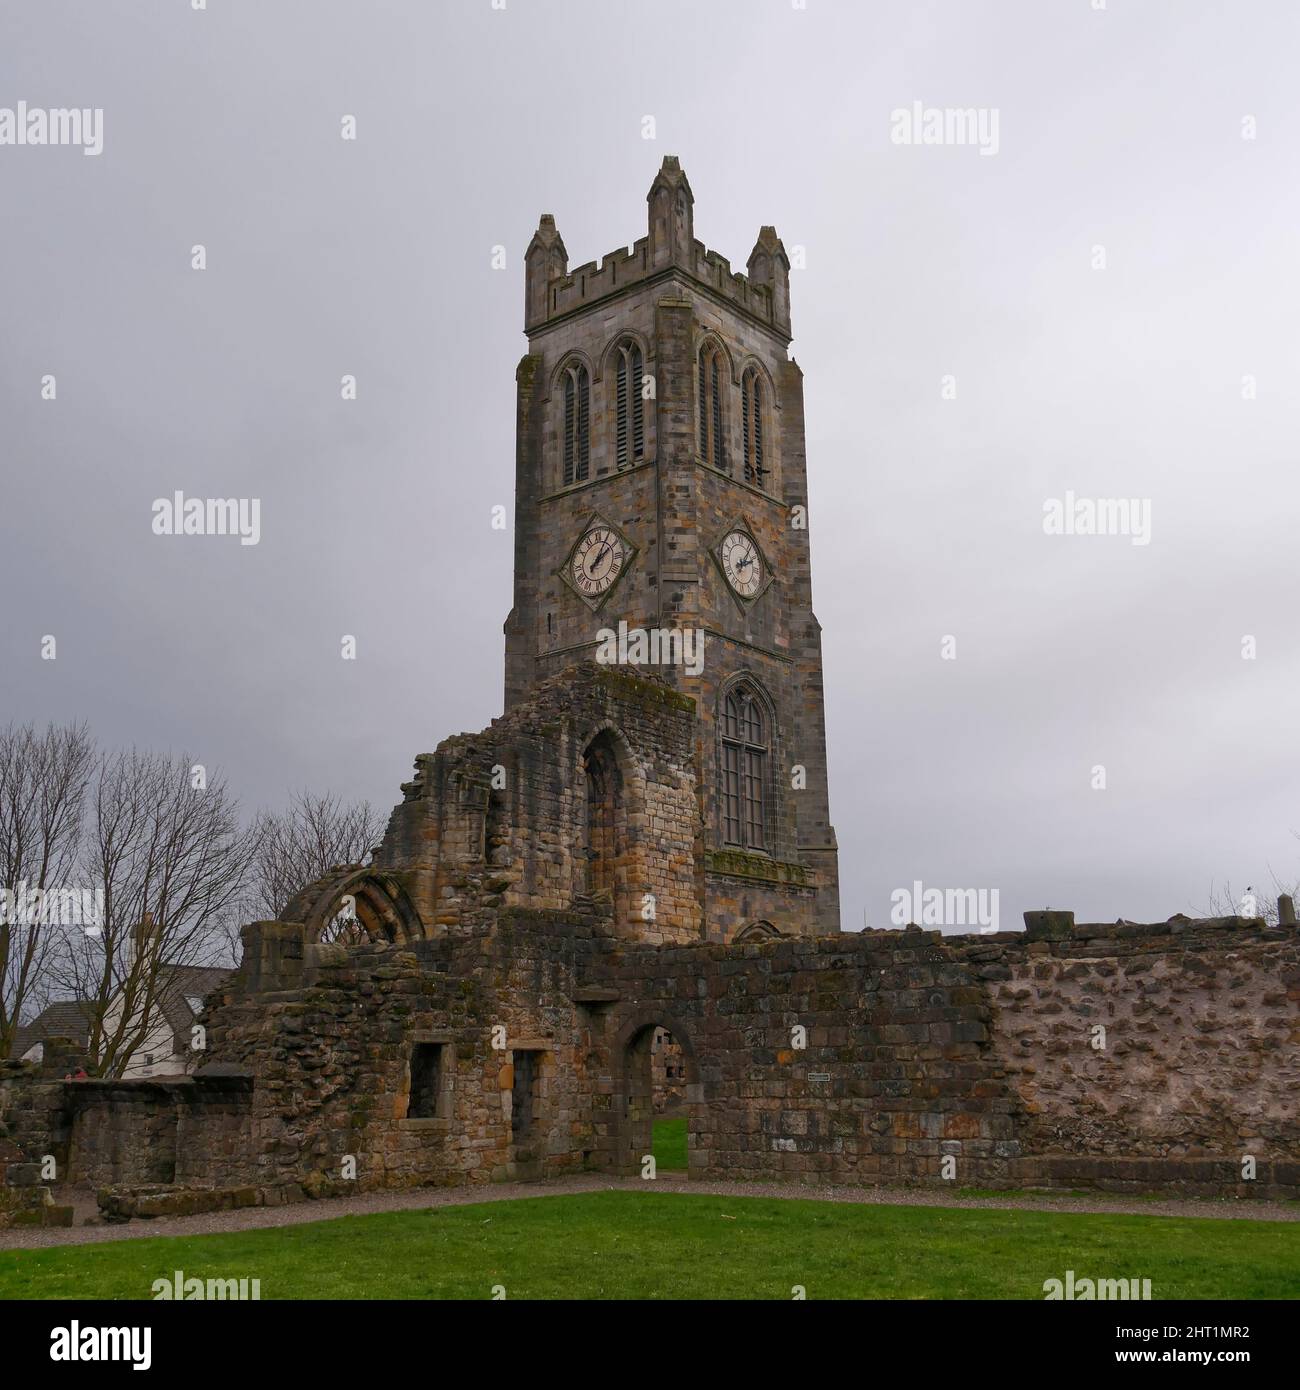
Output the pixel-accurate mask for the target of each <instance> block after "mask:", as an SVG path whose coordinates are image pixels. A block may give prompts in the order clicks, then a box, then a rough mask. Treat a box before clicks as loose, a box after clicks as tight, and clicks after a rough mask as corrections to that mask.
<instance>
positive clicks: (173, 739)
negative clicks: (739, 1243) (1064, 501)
mask: <svg viewBox="0 0 1300 1390" xmlns="http://www.w3.org/2000/svg"><path fill="white" fill-rule="evenodd" d="M1093 3H1094V0H1023V2H1022V3H1012V2H1010V0H1002V2H1001V3H994V0H988V3H980V0H947V3H922V2H921V0H908V3H902V0H899V2H898V3H881V4H876V3H873V4H864V3H860V0H807V8H806V9H804V10H798V9H795V8H794V6H793V5H792V4H791V0H744V3H724V2H723V0H691V3H674V2H673V0H657V3H655V4H652V5H651V4H621V3H613V2H612V0H592V3H584V2H582V0H507V3H506V7H505V9H504V10H494V9H493V8H492V5H491V0H458V2H457V3H452V2H451V0H444V2H443V3H423V4H416V3H414V0H409V2H408V3H364V4H363V3H361V0H354V2H353V3H341V2H336V0H329V2H328V3H326V2H324V0H310V3H308V0H301V2H300V3H284V2H283V0H256V3H253V0H208V5H207V8H206V10H204V11H201V12H195V11H194V10H192V8H191V5H190V0H170V2H169V3H161V2H159V3H151V4H147V3H133V4H128V3H114V2H113V0H79V2H78V3H50V0H31V2H30V3H14V0H4V3H3V5H2V6H0V107H9V108H13V107H16V105H17V103H18V102H19V101H20V100H21V101H26V102H27V103H28V104H29V105H30V106H40V107H60V106H78V107H102V108H103V111H104V127H103V138H104V145H103V152H102V154H101V155H99V156H98V157H86V156H85V155H83V154H82V153H81V152H80V151H79V150H77V149H71V148H40V147H12V146H0V462H2V463H3V498H2V501H3V505H2V506H0V583H2V584H3V602H2V604H0V722H3V721H4V720H5V719H8V718H15V719H19V720H26V719H39V720H44V719H46V718H52V719H55V720H64V719H74V718H83V717H84V718H86V719H88V720H89V721H90V723H91V724H92V726H93V728H94V730H95V732H96V733H97V735H98V736H99V737H100V739H101V740H103V741H105V742H108V743H138V744H141V745H148V746H152V747H156V748H160V749H165V748H171V749H173V750H175V751H180V750H182V749H184V750H188V751H189V752H190V753H191V754H192V755H193V756H194V757H195V758H196V759H198V760H200V761H203V762H205V763H207V764H209V765H220V766H222V767H223V768H224V769H225V770H226V772H227V774H228V777H229V779H230V781H231V783H232V785H233V787H234V788H235V789H236V790H237V791H238V792H239V793H240V794H241V796H242V798H243V800H244V801H245V803H246V804H247V805H249V806H250V807H251V806H255V805H259V804H262V805H278V804H280V803H282V802H283V801H284V799H285V797H286V795H287V794H288V792H289V791H290V790H291V789H294V788H299V787H310V788H313V789H324V788H327V787H328V788H333V789H336V790H339V791H342V792H346V793H350V794H355V795H357V796H365V797H368V798H370V799H371V800H373V801H375V802H376V803H378V804H380V805H381V806H385V807H386V806H388V805H390V804H392V803H393V802H395V801H396V800H397V799H398V796H399V792H398V784H399V782H401V781H402V780H403V779H404V778H406V777H407V776H409V773H410V767H411V761H412V759H413V757H414V755H415V754H416V753H418V752H421V751H425V750H429V749H431V748H433V747H434V745H435V744H436V743H437V742H438V740H439V739H441V738H443V737H444V736H446V735H447V734H450V733H455V732H459V731H462V730H470V729H478V728H480V727H482V726H483V725H485V724H486V723H487V722H488V720H489V719H490V718H492V717H493V716H494V715H496V714H498V713H499V712H500V702H501V680H502V637H501V624H502V622H503V620H504V618H505V616H506V613H507V611H508V609H509V605H510V592H511V590H510V566H511V546H512V542H511V537H510V533H509V532H508V531H506V532H503V531H494V530H492V529H491V527H490V514H491V508H492V507H493V506H494V505H496V504H505V505H506V506H507V507H512V501H513V459H514V442H513V431H514V369H515V365H516V363H517V361H518V359H519V357H520V355H521V353H522V352H523V351H524V347H525V340H524V338H523V336H522V332H521V327H522V305H523V281H522V259H521V258H522V253H523V250H524V248H525V247H526V245H527V243H528V240H529V237H530V235H531V233H532V231H533V229H534V227H535V226H536V224H537V219H538V215H539V213H541V212H543V211H548V212H553V213H554V214H555V216H556V219H557V222H558V225H559V228H560V231H561V233H562V235H563V237H564V240H565V243H566V245H567V247H568V249H569V255H570V264H571V265H577V264H580V263H582V262H584V261H587V260H590V259H598V258H599V257H601V256H603V255H604V254H605V253H606V252H608V251H610V250H612V249H614V248H615V247H616V246H620V245H628V244H630V243H631V242H632V241H633V240H634V239H636V238H637V237H639V236H642V235H644V234H645V216H646V206H645V194H646V191H647V189H648V188H649V185H650V181H651V179H652V177H653V175H654V173H655V170H656V169H657V167H658V165H659V162H660V160H661V158H662V156H663V155H664V154H666V153H672V154H677V155H679V156H680V158H681V160H682V164H683V167H684V168H685V169H686V171H687V173H688V174H689V177H690V180H691V185H692V188H693V190H694V192H695V197H696V204H695V228H696V234H697V236H699V237H700V238H701V239H702V240H703V241H704V242H705V243H706V244H707V245H708V246H710V247H712V248H713V249H715V250H717V251H719V252H720V253H721V254H722V255H724V256H727V257H729V258H730V259H731V261H732V264H733V266H735V267H737V268H740V267H743V264H744V261H745V258H746V256H747V255H748V252H749V250H750V248H751V247H752V246H753V243H754V239H755V236H756V234H757V231H758V228H759V226H760V225H761V224H763V223H774V224H775V225H776V227H777V230H778V231H779V232H780V234H781V236H782V237H783V239H784V241H785V244H786V246H787V248H793V247H796V246H799V247H802V248H804V255H805V257H806V268H805V269H801V270H797V271H795V272H794V273H793V274H792V287H791V295H792V313H793V321H794V334H795V341H794V344H793V347H792V352H793V353H794V355H795V356H796V357H797V358H798V360H799V363H800V365H801V366H802V368H803V370H804V373H805V379H806V380H805V386H806V401H807V420H808V458H809V474H810V487H811V530H812V542H813V561H814V597H815V603H816V608H817V613H818V617H819V618H820V620H821V623H822V625H823V629H824V643H825V664H826V691H827V712H828V722H829V742H830V768H831V803H832V812H833V816H834V820H835V823H836V827H837V830H838V834H839V842H840V856H841V866H842V878H843V917H844V924H845V925H846V926H848V927H856V926H860V925H861V924H862V922H863V919H864V913H865V915H866V917H867V918H868V919H869V920H870V922H871V923H872V925H876V926H882V925H886V924H887V923H888V917H889V903H890V893H891V891H892V890H893V889H894V888H896V887H900V886H902V885H910V884H911V882H912V881H913V880H914V879H918V878H919V879H921V880H922V881H923V882H924V883H925V884H927V885H934V886H964V887H965V886H969V887H989V888H992V887H996V888H998V889H999V890H1000V892H1001V908H1002V920H1003V924H1004V925H1018V923H1019V918H1020V913H1021V912H1022V911H1023V910H1024V909H1026V908H1033V907H1043V906H1049V905H1050V906H1052V907H1058V908H1064V907H1068V908H1073V909H1074V910H1075V912H1076V914H1077V916H1078V917H1079V918H1080V920H1089V919H1091V920H1097V919H1100V920H1113V919H1114V918H1116V917H1118V916H1121V915H1122V916H1126V917H1129V918H1134V919H1139V920H1147V919H1162V918H1164V917H1167V916H1169V915H1170V914H1171V913H1173V912H1176V911H1180V910H1189V909H1195V908H1197V907H1200V906H1203V905H1204V904H1205V901H1206V899H1207V896H1208V891H1209V885H1210V882H1211V879H1217V880H1222V879H1224V878H1230V879H1231V881H1232V884H1233V887H1234V888H1235V889H1240V888H1242V887H1244V886H1245V884H1246V883H1247V882H1251V883H1254V884H1255V885H1256V886H1259V885H1261V883H1268V882H1269V866H1270V865H1271V866H1272V867H1273V868H1274V869H1275V870H1276V871H1277V872H1278V873H1279V874H1281V875H1282V876H1284V877H1287V876H1294V875H1295V874H1296V873H1297V871H1300V842H1298V841H1297V840H1296V839H1295V832H1296V831H1297V830H1300V807H1297V804H1296V796H1295V787H1296V771H1297V759H1298V754H1297V747H1298V746H1300V739H1298V738H1297V734H1298V733H1300V649H1298V646H1297V627H1298V625H1300V602H1298V597H1300V595H1298V588H1300V586H1298V584H1297V564H1298V557H1297V553H1296V539H1297V534H1298V533H1300V525H1298V523H1300V517H1298V515H1297V511H1298V508H1297V500H1298V498H1300V485H1298V484H1297V447H1298V443H1297V442H1298V441H1300V385H1298V373H1300V329H1298V328H1297V324H1298V322H1300V315H1298V314H1297V307H1298V305H1300V293H1298V291H1300V258H1298V256H1297V249H1296V248H1297V233H1298V230H1300V179H1298V178H1297V172H1298V166H1300V161H1298V160H1297V155H1296V151H1297V150H1300V98H1298V97H1297V88H1296V81H1295V64H1296V57H1297V53H1298V52H1300V11H1298V10H1297V7H1296V6H1294V5H1293V4H1291V3H1290V2H1289V0H1276V2H1275V3H1251V0H1231V2H1229V0H1224V3H1202V2H1200V0H1142V2H1141V3H1139V0H1108V3H1107V6H1106V8H1105V9H1104V10H1096V9H1094V8H1093ZM918 101H919V102H922V103H924V104H925V105H926V106H933V107H981V108H987V109H989V110H996V112H997V117H998V149H997V153H996V155H992V156H984V155H982V154H981V153H980V152H979V150H978V149H976V148H972V147H970V146H921V145H903V144H894V143H892V142H891V139H890V132H891V112H892V111H894V110H895V109H897V108H905V107H910V106H911V104H912V103H913V102H918ZM348 114H351V115H354V116H355V117H356V121H357V139H356V140H355V142H348V141H344V140H343V139H341V138H340V122H341V120H342V118H343V117H344V116H345V115H348ZM647 115H652V116H653V117H654V118H655V137H656V138H655V139H654V140H652V141H651V140H646V139H644V138H643V134H642V132H643V117H645V116H647ZM1248 117H1249V118H1253V120H1254V122H1255V128H1256V133H1255V138H1254V139H1253V140H1251V139H1245V138H1243V121H1244V120H1245V119H1246V118H1248ZM196 243H201V244H203V245H204V246H205V247H206V248H207V256H208V267H207V269H206V270H205V271H203V272H202V273H199V272H196V271H194V270H192V269H191V266H190V260H191V247H192V246H193V245H194V244H196ZM498 244H501V245H504V246H505V247H506V248H507V250H508V259H507V265H506V268H505V269H504V270H494V269H493V268H492V248H493V247H494V246H496V245H498ZM1095 247H1103V248H1104V251H1105V258H1106V266H1105V269H1104V270H1098V269H1095V268H1094V261H1095V259H1096V253H1095V252H1094V248H1095ZM344 373H354V374H355V375H356V377H357V381H358V399H357V400H356V401H355V402H352V403H345V402H343V401H342V400H341V399H340V391H339V380H340V377H341V376H342V375H343V374H344ZM46 374H53V375H54V376H55V377H56V380H57V398H56V400H54V401H48V400H42V398H41V379H42V377H43V376H45V375H46ZM948 375H951V376H953V377H955V380H956V398H955V399H951V400H945V399H943V396H942V392H941V384H942V380H943V378H944V377H945V376H948ZM1245 377H1253V378H1254V379H1255V383H1256V387H1255V399H1244V398H1243V384H1242V383H1243V378H1245ZM177 489H181V490H183V491H184V492H186V493H187V494H191V495H195V496H201V497H210V496H243V497H257V498H260V499H261V510H262V536H261V541H260V543H259V544H258V545H256V546H247V547H245V546H241V545H239V544H238V543H237V542H236V541H234V540H232V539H221V538H204V539H193V540H176V539H174V538H166V537H158V536H155V535H154V534H153V533H152V531H151V520H152V513H151V504H152V502H153V500H154V499H155V498H158V497H166V496H170V495H171V494H172V493H173V492H174V491H175V490H177ZM1066 490H1071V491H1073V492H1074V493H1075V494H1076V495H1077V496H1079V497H1090V498H1092V497H1124V498H1139V499H1149V500H1150V504H1151V541H1150V544H1149V545H1146V546H1138V545H1133V544H1131V542H1130V540H1129V539H1128V538H1126V537H1123V536H1092V537H1082V536H1049V535H1046V534H1044V529H1043V506H1044V502H1045V501H1046V500H1047V499H1049V498H1053V497H1057V498H1060V497H1063V496H1064V495H1065V492H1066ZM344 633H352V634H355V635H356V637H357V642H358V659H357V660H356V661H355V662H344V661H342V660H341V659H340V656H339V642H340V637H341V635H342V634H344ZM46 634H53V635H55V636H56V637H57V641H58V647H57V659H56V660H55V661H44V660H42V659H41V639H42V637H43V636H44V635H46ZM946 635H952V636H955V638H956V640H957V659H956V660H955V661H945V660H943V659H941V642H942V640H943V638H944V637H945V636H946ZM1247 635H1251V636H1254V637H1255V639H1256V642H1257V651H1258V654H1257V657H1256V659H1254V660H1253V661H1247V660H1243V659H1242V639H1243V637H1245V636H1247ZM1098 764H1101V765H1104V766H1105V768H1106V772H1107V786H1106V789H1105V790H1104V791H1097V790H1093V788H1092V785H1091V782H1092V769H1093V767H1094V766H1095V765H1098Z"/></svg>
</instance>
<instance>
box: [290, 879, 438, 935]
mask: <svg viewBox="0 0 1300 1390" xmlns="http://www.w3.org/2000/svg"><path fill="white" fill-rule="evenodd" d="M349 910H350V911H349ZM341 915H342V917H343V918H346V917H348V916H351V917H352V918H354V925H352V926H348V925H347V923H346V922H344V924H343V930H342V931H340V932H337V933H335V934H336V935H337V939H338V940H340V941H342V942H343V943H344V944H356V943H358V942H360V941H362V940H370V941H390V942H394V943H401V942H407V941H419V940H421V939H422V938H423V937H424V934H425V933H424V925H423V923H422V922H421V921H420V914H419V913H418V912H417V911H416V910H415V906H414V904H413V903H412V902H411V899H410V895H409V894H408V893H407V891H406V888H405V886H404V885H403V883H402V881H401V879H400V877H399V876H398V875H397V874H393V873H388V872H385V871H384V870H382V869H373V868H367V867H365V866H362V865H356V864H351V865H345V866H342V867H340V868H339V869H336V870H334V871H332V872H331V873H329V874H327V875H326V876H325V877H324V878H321V879H317V881H316V882H315V883H312V884H309V885H308V886H307V887H306V888H304V889H302V890H301V891H300V892H298V893H297V894H295V895H294V897H293V898H292V899H290V901H289V903H288V904H287V906H286V907H285V909H284V911H283V912H281V914H280V921H282V922H301V923H302V924H303V925H304V927H305V928H306V939H307V940H308V941H309V942H313V943H319V942H321V941H323V940H328V939H330V938H331V933H332V932H334V929H335V928H336V927H337V925H338V924H339V922H340V918H341Z"/></svg>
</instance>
